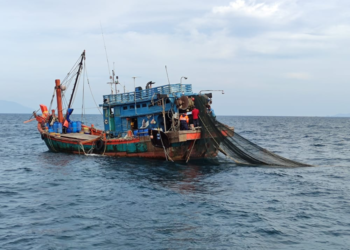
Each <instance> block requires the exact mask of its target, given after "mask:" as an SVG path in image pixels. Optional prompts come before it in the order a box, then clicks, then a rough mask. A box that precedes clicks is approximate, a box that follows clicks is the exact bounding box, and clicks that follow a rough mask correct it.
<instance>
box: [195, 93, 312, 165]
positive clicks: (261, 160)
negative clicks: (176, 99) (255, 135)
mask: <svg viewBox="0 0 350 250" xmlns="http://www.w3.org/2000/svg"><path fill="white" fill-rule="evenodd" d="M209 105H210V99H209V98H208V97H207V96H206V95H201V96H196V98H195V106H196V108H197V109H199V111H200V113H199V122H200V125H201V127H202V130H201V131H202V133H201V137H202V138H212V139H213V140H214V143H215V144H216V145H215V146H216V147H217V148H218V150H219V151H220V152H221V153H223V154H224V155H226V156H227V157H228V158H230V159H231V160H233V161H235V162H236V163H238V164H249V165H252V164H253V165H273V166H284V167H299V166H310V165H307V164H304V163H300V162H296V161H292V160H289V159H286V158H284V157H282V156H279V155H276V154H274V153H272V152H270V151H268V150H266V149H264V148H262V147H260V146H258V145H256V144H254V143H253V142H251V141H249V140H247V139H245V138H244V137H243V136H241V135H239V134H238V133H236V132H234V130H233V128H230V127H229V126H227V125H225V124H223V123H221V122H219V121H217V120H216V118H215V117H214V116H213V114H212V113H210V112H208V109H207V108H208V107H209Z"/></svg>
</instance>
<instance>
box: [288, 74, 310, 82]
mask: <svg viewBox="0 0 350 250" xmlns="http://www.w3.org/2000/svg"><path fill="white" fill-rule="evenodd" d="M286 76H287V78H291V79H297V80H308V79H310V75H309V74H308V73H303V72H294V73H287V74H286Z"/></svg>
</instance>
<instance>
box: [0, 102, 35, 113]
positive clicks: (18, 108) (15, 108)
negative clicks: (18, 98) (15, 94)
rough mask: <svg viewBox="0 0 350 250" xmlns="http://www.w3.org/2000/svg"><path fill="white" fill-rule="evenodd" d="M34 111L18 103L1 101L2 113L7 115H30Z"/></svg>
mask: <svg viewBox="0 0 350 250" xmlns="http://www.w3.org/2000/svg"><path fill="white" fill-rule="evenodd" d="M33 111H34V109H32V108H29V107H25V106H23V105H21V104H19V103H16V102H10V101H5V100H0V113H1V114H3V113H7V114H9V113H10V114H13V113H16V114H30V113H32V112H33Z"/></svg>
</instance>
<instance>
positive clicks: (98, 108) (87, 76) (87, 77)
mask: <svg viewBox="0 0 350 250" xmlns="http://www.w3.org/2000/svg"><path fill="white" fill-rule="evenodd" d="M84 66H85V72H86V79H87V84H88V86H89V89H90V93H91V96H92V99H93V100H94V103H95V105H96V108H97V110H98V112H100V114H101V115H102V112H101V110H100V107H99V106H98V105H97V103H96V100H95V97H94V94H93V93H92V90H91V86H90V81H89V75H88V72H87V67H86V65H85V61H84Z"/></svg>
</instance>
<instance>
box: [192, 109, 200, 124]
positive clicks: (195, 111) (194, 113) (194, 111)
mask: <svg viewBox="0 0 350 250" xmlns="http://www.w3.org/2000/svg"><path fill="white" fill-rule="evenodd" d="M198 114H199V110H198V109H197V108H196V107H195V106H193V109H192V118H193V126H194V127H199V121H198Z"/></svg>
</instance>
